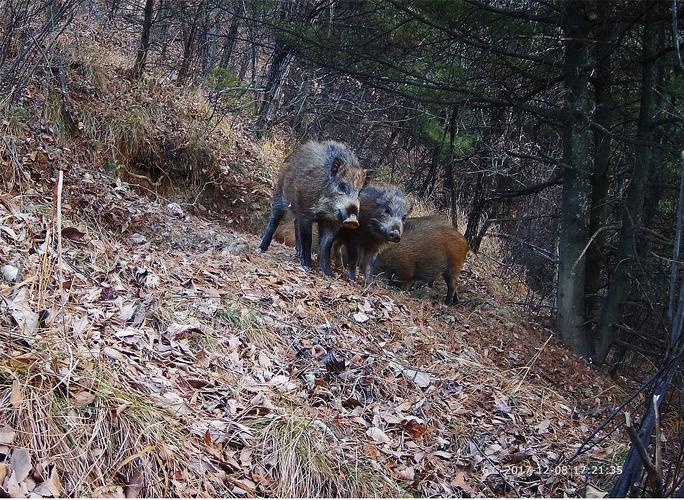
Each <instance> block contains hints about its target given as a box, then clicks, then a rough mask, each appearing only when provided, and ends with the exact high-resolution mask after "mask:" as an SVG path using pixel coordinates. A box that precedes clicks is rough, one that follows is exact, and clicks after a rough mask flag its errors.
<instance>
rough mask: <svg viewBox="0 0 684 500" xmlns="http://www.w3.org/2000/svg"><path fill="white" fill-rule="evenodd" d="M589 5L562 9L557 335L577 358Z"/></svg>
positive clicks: (585, 206) (581, 334)
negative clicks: (563, 118) (562, 109)
mask: <svg viewBox="0 0 684 500" xmlns="http://www.w3.org/2000/svg"><path fill="white" fill-rule="evenodd" d="M586 7H588V4H587V3H586V2H584V1H582V0H570V1H567V2H565V4H564V26H563V31H564V34H565V37H566V40H567V41H566V42H565V67H564V69H565V79H564V86H565V94H566V95H565V113H566V121H565V123H564V125H563V127H562V133H563V135H562V137H563V157H564V162H565V170H564V173H563V193H562V201H561V215H560V241H559V255H558V259H559V261H558V291H557V293H558V317H557V322H558V330H559V332H560V336H561V339H562V340H563V341H564V342H565V343H566V344H567V345H568V346H569V347H570V348H571V349H572V350H573V351H575V352H576V353H577V354H579V355H581V356H584V357H589V356H590V354H591V353H590V351H591V349H590V342H589V340H588V337H587V335H586V330H585V327H584V322H585V295H584V294H585V278H586V272H585V266H586V260H585V258H584V256H583V255H582V251H583V249H584V246H585V244H586V242H587V240H588V235H587V231H588V228H587V221H588V220H589V170H590V169H589V165H590V163H591V161H590V152H589V149H590V146H589V142H590V141H589V139H588V137H587V135H588V132H587V130H588V124H587V109H588V103H587V100H588V95H587V94H588V93H587V82H588V76H589V75H588V74H587V72H586V70H584V69H583V68H584V67H585V66H586V64H587V61H588V60H589V50H588V39H589V36H590V33H591V29H590V25H589V24H588V22H587V21H586V20H585V19H584V18H583V17H582V16H583V12H584V11H585V8H586Z"/></svg>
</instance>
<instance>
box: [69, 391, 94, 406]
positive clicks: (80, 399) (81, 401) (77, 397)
mask: <svg viewBox="0 0 684 500" xmlns="http://www.w3.org/2000/svg"><path fill="white" fill-rule="evenodd" d="M72 397H73V398H74V402H75V403H76V404H75V406H76V408H83V407H84V406H88V405H90V404H92V403H93V401H95V398H97V396H96V395H95V394H93V393H92V392H90V391H79V392H77V393H75V394H73V395H72Z"/></svg>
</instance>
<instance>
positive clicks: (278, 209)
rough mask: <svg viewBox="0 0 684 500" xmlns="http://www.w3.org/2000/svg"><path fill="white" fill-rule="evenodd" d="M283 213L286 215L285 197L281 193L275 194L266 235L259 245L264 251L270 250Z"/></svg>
mask: <svg viewBox="0 0 684 500" xmlns="http://www.w3.org/2000/svg"><path fill="white" fill-rule="evenodd" d="M283 215H285V207H284V206H283V197H282V196H281V195H277V196H274V197H273V202H272V203H271V216H270V217H269V218H268V225H267V226H266V231H264V236H263V238H261V244H260V245H259V249H261V251H262V252H265V251H266V250H268V247H269V246H270V245H271V240H272V239H273V234H274V233H275V232H276V229H278V224H280V220H281V219H282V218H283Z"/></svg>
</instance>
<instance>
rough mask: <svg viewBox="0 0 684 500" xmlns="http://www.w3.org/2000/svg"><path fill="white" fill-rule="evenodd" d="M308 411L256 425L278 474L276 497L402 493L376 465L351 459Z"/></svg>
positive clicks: (260, 442)
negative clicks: (376, 468) (374, 467)
mask: <svg viewBox="0 0 684 500" xmlns="http://www.w3.org/2000/svg"><path fill="white" fill-rule="evenodd" d="M304 411H305V409H299V410H295V411H294V412H292V413H289V414H285V415H279V416H275V417H273V418H270V419H268V420H266V419H264V420H263V421H262V423H261V424H260V425H259V424H257V425H255V427H257V429H258V430H257V434H256V437H257V448H258V449H260V450H261V453H262V455H263V457H264V458H263V460H264V463H265V464H269V465H271V466H272V467H273V468H274V477H275V478H276V480H277V486H276V488H275V489H274V491H273V494H274V496H277V497H289V498H312V497H332V498H335V497H356V498H359V497H360V498H364V497H377V496H389V495H395V496H399V495H400V493H402V490H401V489H399V488H398V487H397V485H396V483H394V482H393V481H391V480H390V479H389V478H386V477H384V476H383V475H382V471H377V470H374V469H373V468H372V467H371V466H370V463H364V460H363V459H361V458H360V457H347V456H346V455H345V453H344V452H343V448H342V447H341V446H339V445H336V443H335V442H336V440H337V438H336V437H335V435H334V434H333V431H332V430H330V428H329V427H328V426H327V425H326V424H325V423H323V422H322V421H320V420H317V419H315V418H313V417H311V416H309V417H304V415H303V413H304ZM307 413H309V415H311V414H315V413H314V412H307ZM348 445H349V443H347V446H348ZM360 445H361V443H357V446H360Z"/></svg>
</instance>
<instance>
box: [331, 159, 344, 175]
mask: <svg viewBox="0 0 684 500" xmlns="http://www.w3.org/2000/svg"><path fill="white" fill-rule="evenodd" d="M341 166H342V158H340V157H339V156H336V157H335V159H334V160H333V162H332V165H330V173H331V174H333V175H337V171H338V170H339V169H340V167H341Z"/></svg>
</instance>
